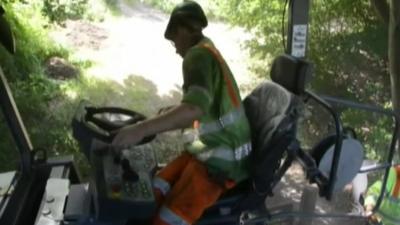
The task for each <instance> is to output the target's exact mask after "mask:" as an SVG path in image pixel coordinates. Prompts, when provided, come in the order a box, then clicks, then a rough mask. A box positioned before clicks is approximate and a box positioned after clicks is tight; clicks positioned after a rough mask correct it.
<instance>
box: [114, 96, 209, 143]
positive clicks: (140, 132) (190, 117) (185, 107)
mask: <svg viewBox="0 0 400 225" xmlns="http://www.w3.org/2000/svg"><path fill="white" fill-rule="evenodd" d="M202 114H203V111H202V110H201V109H200V108H199V107H198V106H195V105H191V104H187V103H182V104H180V105H179V106H176V107H175V108H173V109H171V110H169V111H168V112H166V113H165V114H162V115H158V116H156V117H153V118H151V119H148V120H145V121H143V122H140V123H138V124H134V125H130V126H126V127H124V128H122V129H121V130H120V131H119V132H118V133H117V135H116V136H115V138H114V140H113V142H112V145H114V146H115V147H124V146H126V145H134V144H136V143H138V142H140V141H141V140H142V139H143V138H145V137H147V136H151V135H154V134H158V133H161V132H164V131H169V130H175V129H181V128H186V127H189V126H190V125H192V124H193V121H194V120H196V119H199V118H200V116H201V115H202Z"/></svg>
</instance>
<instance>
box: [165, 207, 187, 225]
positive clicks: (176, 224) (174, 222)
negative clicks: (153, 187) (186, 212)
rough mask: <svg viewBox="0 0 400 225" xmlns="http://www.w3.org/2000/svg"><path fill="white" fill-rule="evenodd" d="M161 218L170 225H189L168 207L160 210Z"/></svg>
mask: <svg viewBox="0 0 400 225" xmlns="http://www.w3.org/2000/svg"><path fill="white" fill-rule="evenodd" d="M160 218H161V220H163V221H164V222H166V223H167V224H169V225H189V224H190V223H188V222H186V221H185V220H184V219H182V218H181V217H179V216H178V215H176V214H175V213H174V212H172V211H171V210H170V209H168V208H167V207H166V206H162V207H161V210H160Z"/></svg>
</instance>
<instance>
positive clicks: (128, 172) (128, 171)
mask: <svg viewBox="0 0 400 225" xmlns="http://www.w3.org/2000/svg"><path fill="white" fill-rule="evenodd" d="M121 167H122V171H123V172H122V178H123V179H124V180H128V181H131V182H137V181H138V180H139V175H138V174H137V173H136V172H135V171H134V170H132V168H131V165H130V163H129V160H128V159H125V158H124V159H122V161H121Z"/></svg>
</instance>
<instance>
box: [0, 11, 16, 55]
mask: <svg viewBox="0 0 400 225" xmlns="http://www.w3.org/2000/svg"><path fill="white" fill-rule="evenodd" d="M4 13H5V11H4V9H3V7H2V6H0V43H1V44H2V45H3V46H4V47H5V48H6V49H7V50H8V51H9V52H10V53H15V41H14V35H13V33H12V32H11V29H10V25H9V24H8V22H7V20H6V19H5V18H4Z"/></svg>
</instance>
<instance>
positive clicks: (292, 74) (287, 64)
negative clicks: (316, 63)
mask: <svg viewBox="0 0 400 225" xmlns="http://www.w3.org/2000/svg"><path fill="white" fill-rule="evenodd" d="M312 72H313V67H312V65H311V64H310V63H309V62H307V61H305V60H303V59H299V58H295V57H293V56H291V55H286V54H285V55H280V56H278V57H276V58H275V60H274V62H273V63H272V67H271V74H270V75H271V79H272V81H274V82H276V83H278V84H280V85H281V86H283V87H284V88H286V89H287V90H288V91H290V92H292V93H293V94H296V95H301V94H303V93H304V90H305V86H306V85H307V83H308V82H309V80H310V79H311V75H312Z"/></svg>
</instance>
